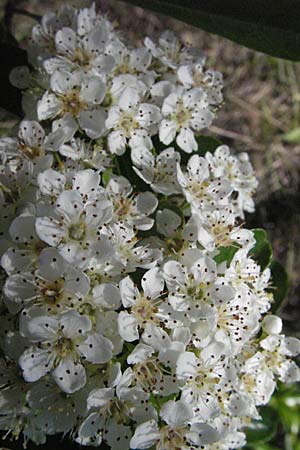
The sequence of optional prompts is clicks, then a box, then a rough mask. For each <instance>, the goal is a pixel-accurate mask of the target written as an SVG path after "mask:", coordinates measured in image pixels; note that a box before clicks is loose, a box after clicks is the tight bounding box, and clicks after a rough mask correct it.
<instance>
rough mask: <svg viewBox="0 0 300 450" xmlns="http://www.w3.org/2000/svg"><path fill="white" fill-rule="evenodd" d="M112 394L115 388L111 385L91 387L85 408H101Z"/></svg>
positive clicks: (109, 399)
mask: <svg viewBox="0 0 300 450" xmlns="http://www.w3.org/2000/svg"><path fill="white" fill-rule="evenodd" d="M114 395H115V390H114V389H113V388H111V387H109V388H101V389H93V390H92V391H91V392H90V393H89V396H88V398H87V408H88V409H91V408H103V406H105V405H107V404H108V403H109V402H110V401H111V400H112V399H113V397H114Z"/></svg>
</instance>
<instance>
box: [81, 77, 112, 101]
mask: <svg viewBox="0 0 300 450" xmlns="http://www.w3.org/2000/svg"><path fill="white" fill-rule="evenodd" d="M105 91H106V87H105V84H104V83H103V82H102V81H101V79H100V78H98V77H91V78H89V79H87V80H84V81H83V83H82V86H81V91H80V97H81V98H82V99H83V100H85V101H87V102H88V103H89V104H90V105H100V103H101V102H102V100H103V99H104V97H105Z"/></svg>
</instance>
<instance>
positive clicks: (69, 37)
mask: <svg viewBox="0 0 300 450" xmlns="http://www.w3.org/2000/svg"><path fill="white" fill-rule="evenodd" d="M76 41H77V36H76V33H75V32H74V31H73V30H72V29H71V28H67V27H64V28H62V29H61V30H59V31H58V32H57V33H56V35H55V45H56V50H57V51H58V52H59V53H61V54H63V55H66V56H67V57H70V56H72V55H73V54H74V52H75V49H76Z"/></svg>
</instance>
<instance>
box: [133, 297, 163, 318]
mask: <svg viewBox="0 0 300 450" xmlns="http://www.w3.org/2000/svg"><path fill="white" fill-rule="evenodd" d="M131 311H132V313H133V314H134V315H135V317H136V318H137V320H138V321H139V323H140V325H143V324H145V323H146V322H152V323H154V322H159V320H158V319H157V318H156V317H155V314H156V313H157V312H158V309H157V306H155V304H153V303H152V302H151V300H148V299H147V298H145V297H144V296H142V295H141V296H140V297H139V299H138V300H137V301H136V303H135V304H134V306H133V307H132V308H131Z"/></svg>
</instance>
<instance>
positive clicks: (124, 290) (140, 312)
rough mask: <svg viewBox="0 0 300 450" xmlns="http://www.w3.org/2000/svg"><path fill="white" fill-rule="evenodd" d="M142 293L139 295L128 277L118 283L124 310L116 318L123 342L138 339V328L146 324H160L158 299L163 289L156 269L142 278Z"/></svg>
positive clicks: (161, 280) (161, 279)
mask: <svg viewBox="0 0 300 450" xmlns="http://www.w3.org/2000/svg"><path fill="white" fill-rule="evenodd" d="M142 288H143V293H140V291H139V290H138V288H137V287H136V286H135V285H134V283H133V281H132V280H131V279H130V277H126V278H123V279H122V280H121V282H120V293H121V299H122V304H123V306H124V307H125V308H126V310H125V311H121V312H120V313H119V317H118V324H119V333H120V335H121V336H122V338H123V339H124V340H125V341H129V342H131V341H134V340H136V339H138V338H139V331H138V330H139V328H142V329H143V328H145V326H146V324H147V323H157V324H159V322H160V308H159V305H160V303H161V302H162V299H161V298H160V296H161V294H162V293H163V289H164V280H163V278H162V275H161V273H160V271H159V269H158V268H156V267H155V268H153V269H151V270H149V271H147V272H146V273H145V275H143V277H142Z"/></svg>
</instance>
